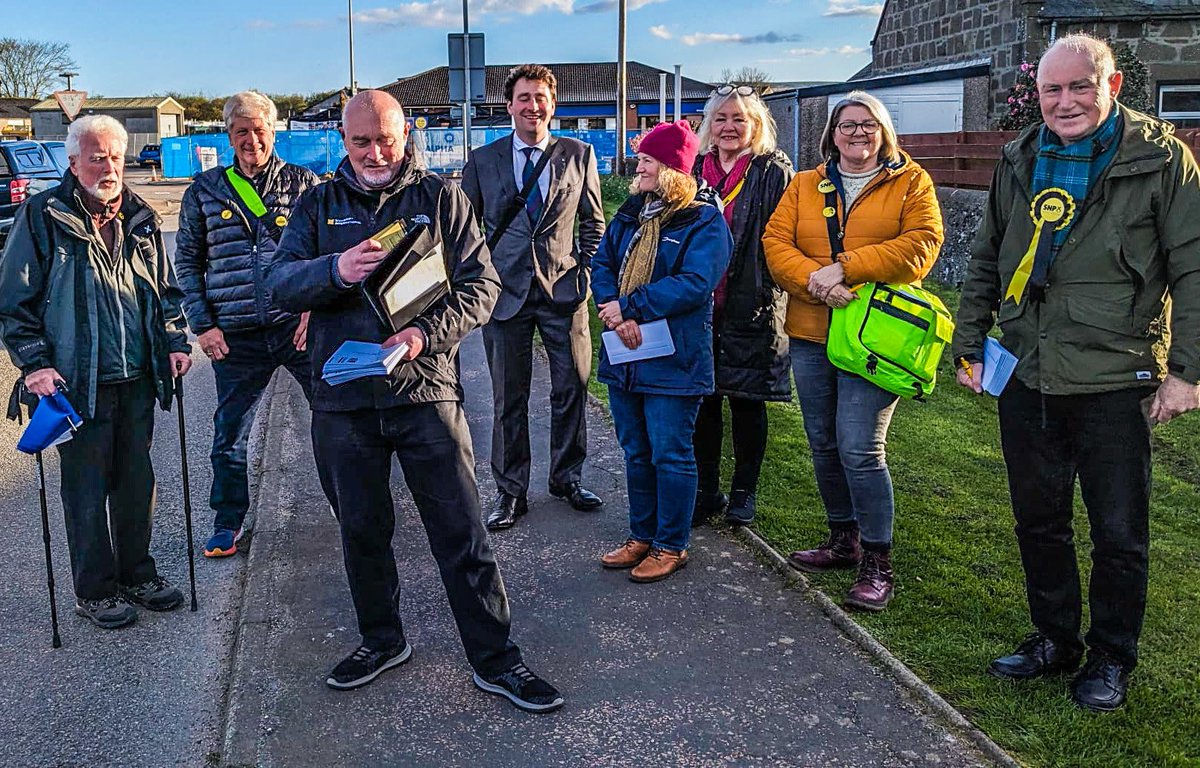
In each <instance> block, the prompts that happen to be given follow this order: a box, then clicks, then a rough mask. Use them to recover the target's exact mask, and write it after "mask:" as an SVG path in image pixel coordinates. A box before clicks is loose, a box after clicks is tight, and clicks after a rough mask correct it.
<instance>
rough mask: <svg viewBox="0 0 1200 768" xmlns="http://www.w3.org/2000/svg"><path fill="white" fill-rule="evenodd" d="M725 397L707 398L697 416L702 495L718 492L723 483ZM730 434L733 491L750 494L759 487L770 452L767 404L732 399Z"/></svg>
mask: <svg viewBox="0 0 1200 768" xmlns="http://www.w3.org/2000/svg"><path fill="white" fill-rule="evenodd" d="M724 399H725V397H724V396H723V395H708V396H707V397H705V398H704V399H703V400H702V401H701V403H700V413H699V415H698V416H697V417H696V433H695V436H694V437H693V442H694V444H695V448H696V468H697V471H698V472H699V474H700V487H699V492H700V493H710V494H711V493H716V492H717V491H718V490H720V488H719V486H720V482H721V442H722V440H723V439H724V437H725V426H724V424H723V414H722V412H721V404H722V401H723V400H724ZM729 413H730V416H731V419H730V421H731V424H730V431H731V432H732V434H733V479H732V481H731V482H730V486H729V487H730V488H731V489H732V490H738V491H750V492H751V493H753V492H754V490H755V489H756V488H757V487H758V476H759V474H760V473H761V472H762V463H763V457H764V456H765V455H766V452H767V404H766V403H764V402H763V401H761V400H747V399H746V398H742V397H730V398H729Z"/></svg>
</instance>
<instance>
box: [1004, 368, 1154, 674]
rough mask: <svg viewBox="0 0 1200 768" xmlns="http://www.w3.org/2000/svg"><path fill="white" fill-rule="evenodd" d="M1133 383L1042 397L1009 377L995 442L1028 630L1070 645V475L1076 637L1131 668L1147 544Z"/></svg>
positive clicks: (1140, 431)
mask: <svg viewBox="0 0 1200 768" xmlns="http://www.w3.org/2000/svg"><path fill="white" fill-rule="evenodd" d="M1153 391H1154V390H1153V389H1152V388H1146V387H1139V388H1134V389H1126V390H1121V391H1118V392H1105V393H1101V394H1090V395H1068V396H1050V395H1045V396H1043V395H1042V394H1041V393H1040V392H1037V391H1035V390H1032V389H1029V388H1028V387H1025V386H1023V385H1022V384H1020V383H1019V382H1016V381H1013V382H1012V383H1010V384H1009V385H1008V387H1007V388H1006V389H1005V390H1004V394H1003V395H1002V396H1001V397H1000V439H1001V443H1002V445H1003V449H1004V462H1005V464H1006V465H1007V467H1008V487H1009V492H1010V493H1011V495H1012V503H1013V513H1014V516H1015V517H1016V523H1017V524H1016V533H1017V543H1018V545H1019V546H1020V549H1021V562H1022V565H1023V566H1024V568H1025V589H1026V593H1027V596H1028V599H1029V614H1030V618H1031V619H1032V620H1033V624H1034V626H1035V627H1037V629H1038V631H1040V632H1042V633H1043V634H1045V635H1047V636H1048V637H1050V638H1052V639H1054V640H1056V641H1058V642H1061V643H1065V644H1067V645H1071V644H1075V645H1079V643H1080V639H1079V632H1080V625H1081V621H1082V594H1081V591H1080V584H1079V568H1078V564H1077V561H1076V557H1075V543H1074V531H1073V529H1072V527H1071V521H1072V517H1073V514H1072V513H1073V510H1072V503H1073V500H1074V493H1075V478H1076V477H1078V478H1079V488H1080V492H1081V493H1082V495H1083V503H1084V505H1085V506H1086V507H1087V514H1088V520H1089V522H1090V523H1091V534H1092V579H1091V585H1090V587H1089V590H1088V604H1089V606H1090V610H1091V627H1090V629H1089V630H1088V633H1087V637H1086V641H1087V645H1088V647H1089V648H1090V649H1092V650H1093V651H1099V652H1101V653H1103V654H1105V655H1107V656H1109V657H1111V658H1113V659H1115V660H1117V661H1118V662H1120V663H1121V664H1122V665H1124V666H1125V667H1126V668H1127V669H1133V667H1134V666H1135V665H1136V664H1137V645H1138V636H1139V635H1140V634H1141V630H1142V619H1143V617H1144V615H1145V611H1146V581H1147V567H1148V563H1149V551H1150V527H1149V517H1150V426H1149V425H1148V424H1147V422H1146V419H1145V417H1144V416H1143V415H1142V409H1141V405H1140V403H1141V400H1142V398H1144V397H1147V396H1148V395H1150V394H1152V393H1153Z"/></svg>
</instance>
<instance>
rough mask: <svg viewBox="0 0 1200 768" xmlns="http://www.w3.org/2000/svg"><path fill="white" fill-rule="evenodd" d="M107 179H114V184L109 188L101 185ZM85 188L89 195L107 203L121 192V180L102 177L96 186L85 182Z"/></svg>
mask: <svg viewBox="0 0 1200 768" xmlns="http://www.w3.org/2000/svg"><path fill="white" fill-rule="evenodd" d="M105 181H112V182H113V185H112V186H111V187H108V188H107V189H106V188H104V187H102V186H100V185H101V184H102V183H103V182H105ZM83 188H84V189H85V190H86V191H87V193H88V194H89V195H91V196H92V197H94V198H96V199H97V200H99V201H100V202H102V203H107V202H108V201H109V200H114V199H116V198H117V196H119V195H120V194H121V182H119V181H117V180H116V179H100V180H99V181H97V182H96V184H95V185H94V186H93V185H89V184H84V185H83Z"/></svg>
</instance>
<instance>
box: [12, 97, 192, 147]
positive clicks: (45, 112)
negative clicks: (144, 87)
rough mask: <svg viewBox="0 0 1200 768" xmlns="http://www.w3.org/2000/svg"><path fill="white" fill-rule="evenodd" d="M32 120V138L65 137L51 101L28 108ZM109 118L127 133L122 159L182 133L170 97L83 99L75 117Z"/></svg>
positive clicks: (179, 112)
mask: <svg viewBox="0 0 1200 768" xmlns="http://www.w3.org/2000/svg"><path fill="white" fill-rule="evenodd" d="M29 114H30V116H31V117H32V120H33V135H34V138H37V139H40V140H43V141H46V140H54V139H57V140H62V139H65V138H66V136H67V126H68V125H70V121H69V120H67V116H66V115H65V114H63V111H62V108H61V107H59V105H58V102H57V101H56V100H54V99H46V100H45V101H40V102H38V103H37V104H34V105H33V106H32V107H30V108H29ZM84 115H109V116H110V117H112V118H114V119H115V120H116V121H117V122H119V123H120V124H121V125H123V126H125V130H126V131H128V132H129V146H128V147H127V148H126V150H125V152H126V157H128V158H130V159H132V158H136V157H137V155H138V152H140V151H141V149H142V146H143V145H144V144H159V143H160V142H161V141H162V140H163V139H165V138H168V137H170V136H179V135H180V134H182V133H183V132H184V127H183V106H182V105H181V104H180V103H179V102H178V101H175V99H172V98H171V97H170V96H147V97H142V98H130V99H102V98H96V99H86V100H84V102H83V108H82V109H81V110H80V111H79V116H80V117H82V116H84Z"/></svg>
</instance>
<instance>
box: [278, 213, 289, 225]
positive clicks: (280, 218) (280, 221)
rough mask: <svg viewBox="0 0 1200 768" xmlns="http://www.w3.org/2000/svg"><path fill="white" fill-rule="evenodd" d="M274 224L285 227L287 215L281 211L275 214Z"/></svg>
mask: <svg viewBox="0 0 1200 768" xmlns="http://www.w3.org/2000/svg"><path fill="white" fill-rule="evenodd" d="M275 226H277V227H286V226H287V216H284V215H283V214H282V213H281V214H279V215H278V216H276V217H275Z"/></svg>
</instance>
